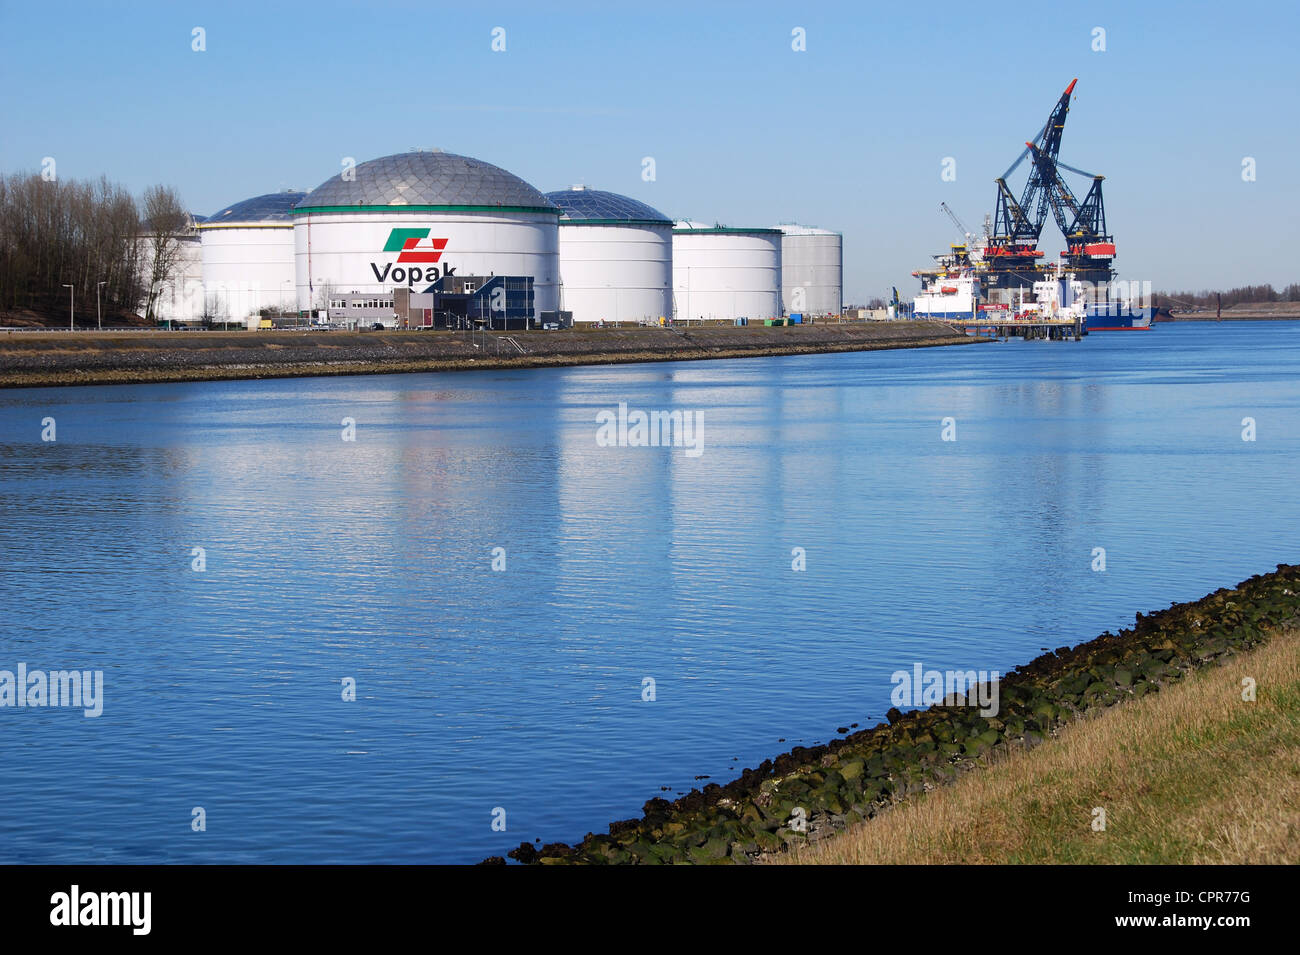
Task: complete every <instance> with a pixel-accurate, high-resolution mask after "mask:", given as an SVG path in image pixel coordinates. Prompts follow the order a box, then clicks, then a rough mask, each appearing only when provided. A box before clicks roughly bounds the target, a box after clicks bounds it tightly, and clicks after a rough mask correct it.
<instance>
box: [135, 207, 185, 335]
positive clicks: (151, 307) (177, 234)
mask: <svg viewBox="0 0 1300 955" xmlns="http://www.w3.org/2000/svg"><path fill="white" fill-rule="evenodd" d="M140 207H141V208H140V218H141V220H142V221H141V227H142V232H143V235H142V238H145V239H147V240H148V246H147V249H148V255H149V260H148V262H147V263H146V265H147V268H148V278H149V295H148V298H147V299H146V302H145V318H147V319H149V320H150V321H156V320H157V315H156V311H155V306H156V305H157V302H158V295H159V293H160V292H161V291H162V286H163V285H164V284H166V283H167V282H168V281H169V280H170V279H171V278H172V277H173V276H174V275H175V274H176V268H177V266H178V265H179V264H180V259H181V239H182V237H183V236H185V235H186V234H187V233H188V232H189V230H190V214H189V213H188V212H187V211H186V210H185V206H184V205H183V204H182V203H181V200H180V196H178V195H177V194H176V190H175V189H173V188H171V187H170V186H150V187H149V188H148V189H146V190H145V191H144V196H143V197H142V198H141V200H140Z"/></svg>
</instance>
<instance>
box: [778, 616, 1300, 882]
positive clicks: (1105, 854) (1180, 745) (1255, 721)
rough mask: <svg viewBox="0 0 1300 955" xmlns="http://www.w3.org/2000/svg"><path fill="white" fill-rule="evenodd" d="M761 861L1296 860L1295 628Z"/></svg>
mask: <svg viewBox="0 0 1300 955" xmlns="http://www.w3.org/2000/svg"><path fill="white" fill-rule="evenodd" d="M1244 677H1253V678H1254V680H1255V681H1256V700H1255V702H1253V703H1248V702H1244V701H1243V700H1242V679H1243V678H1244ZM1094 807H1101V808H1104V809H1105V810H1106V828H1105V831H1102V832H1096V831H1093V829H1092V821H1093V809H1094ZM773 861H776V862H780V863H787V864H862V863H866V864H880V863H966V864H972V863H974V864H980V863H983V864H989V863H1008V862H1010V863H1101V864H1110V863H1176V864H1183V865H1204V864H1220V863H1296V862H1300V630H1294V629H1293V630H1290V631H1288V632H1286V633H1284V634H1279V635H1278V636H1276V637H1275V638H1274V639H1272V640H1271V641H1270V642H1269V643H1268V644H1267V645H1265V646H1263V647H1261V648H1259V649H1257V650H1254V651H1252V652H1250V653H1248V654H1242V655H1239V656H1237V657H1233V658H1229V659H1228V660H1226V661H1225V662H1224V663H1223V664H1222V665H1221V666H1215V667H1210V668H1207V669H1205V670H1202V671H1200V672H1199V673H1197V674H1195V675H1193V676H1192V677H1190V678H1188V679H1187V680H1185V681H1183V682H1182V683H1180V684H1176V685H1173V686H1170V687H1167V688H1165V689H1164V690H1162V691H1161V692H1160V693H1157V694H1154V695H1152V696H1147V697H1145V698H1143V699H1141V700H1137V701H1134V702H1131V703H1126V704H1123V705H1121V706H1118V707H1114V708H1112V709H1109V710H1106V711H1103V713H1101V714H1100V715H1099V716H1097V717H1095V718H1092V719H1087V720H1082V721H1080V722H1078V723H1075V724H1071V725H1069V726H1067V727H1065V728H1064V729H1063V730H1062V731H1061V733H1060V736H1059V738H1058V739H1056V740H1052V741H1049V742H1047V743H1045V744H1044V745H1042V746H1040V747H1038V748H1036V749H1034V750H1028V751H1018V752H1014V753H1012V754H1011V755H1009V756H1008V757H1007V758H1006V759H1004V760H1002V761H1000V762H998V763H996V764H995V765H993V766H990V767H986V768H980V769H977V770H975V771H973V772H971V773H970V774H969V775H967V776H965V777H963V778H962V779H960V780H959V781H958V782H957V783H955V784H954V785H952V786H947V787H944V788H942V789H938V790H935V791H933V792H930V793H926V794H924V795H922V796H920V797H913V798H912V799H909V800H908V801H907V802H905V803H903V804H900V805H899V806H897V807H894V808H892V809H890V810H889V811H887V812H885V813H883V814H882V815H880V816H878V817H877V818H875V819H872V820H870V821H868V822H866V823H863V824H861V825H859V826H857V827H855V828H854V829H851V830H849V831H847V832H845V833H842V834H839V835H837V836H834V837H832V838H828V839H825V840H823V841H821V842H818V843H815V844H813V845H810V846H807V847H805V848H801V849H798V850H796V851H795V852H793V853H790V854H788V855H786V856H784V857H783V858H779V859H775V860H773Z"/></svg>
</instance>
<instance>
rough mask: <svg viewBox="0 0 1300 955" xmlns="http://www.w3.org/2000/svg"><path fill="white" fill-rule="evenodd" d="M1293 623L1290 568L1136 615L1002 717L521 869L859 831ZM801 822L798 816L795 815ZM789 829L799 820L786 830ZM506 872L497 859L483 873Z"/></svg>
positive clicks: (552, 854) (709, 803) (1298, 603)
mask: <svg viewBox="0 0 1300 955" xmlns="http://www.w3.org/2000/svg"><path fill="white" fill-rule="evenodd" d="M1297 620H1300V566H1289V565H1285V564H1283V565H1279V566H1278V569H1277V571H1275V572H1274V573H1270V574H1264V575H1260V576H1257V577H1252V578H1250V579H1249V580H1247V581H1244V582H1243V583H1241V584H1239V585H1238V586H1237V587H1236V588H1234V589H1231V590H1219V591H1216V592H1215V593H1213V594H1210V595H1209V596H1207V597H1204V598H1202V599H1200V600H1197V601H1194V602H1191V603H1184V604H1175V605H1173V606H1171V607H1170V608H1169V609H1168V610H1162V611H1159V612H1157V613H1153V614H1151V615H1149V616H1144V615H1143V614H1138V615H1137V621H1136V623H1135V625H1134V626H1133V628H1132V629H1128V630H1121V631H1120V632H1119V633H1118V634H1112V633H1104V634H1102V635H1101V636H1100V637H1097V638H1096V639H1095V640H1091V641H1089V642H1088V643H1084V644H1080V645H1079V646H1077V647H1073V648H1071V647H1062V648H1060V649H1058V650H1055V651H1053V652H1050V653H1046V654H1044V655H1042V656H1040V657H1038V658H1037V659H1035V660H1033V661H1032V662H1030V663H1028V664H1026V665H1025V666H1022V667H1019V668H1017V669H1015V670H1013V671H1012V672H1011V673H1010V674H1008V675H1007V676H1006V677H1005V678H1003V680H1002V681H1001V683H1000V688H999V690H1000V708H999V710H998V712H997V714H996V715H995V716H991V717H989V718H984V717H982V716H980V715H979V712H978V708H977V707H973V706H972V707H967V706H958V705H943V706H933V707H931V708H929V709H927V710H913V711H911V712H908V713H900V712H899V711H898V710H897V709H891V710H890V711H889V714H888V718H889V722H888V723H881V724H879V725H877V726H876V727H874V728H872V729H867V730H863V731H861V732H858V733H854V734H852V735H850V736H847V737H844V738H842V739H836V740H834V741H832V742H830V743H828V744H826V745H824V746H816V747H810V748H805V747H796V748H795V749H793V750H791V751H790V752H789V753H786V754H784V755H782V756H778V757H777V758H776V759H773V760H768V761H766V762H764V763H763V764H762V765H761V766H759V767H757V768H756V769H747V770H745V771H744V773H743V774H742V775H741V776H740V778H739V779H736V780H734V781H733V782H731V783H729V784H728V785H725V786H720V785H717V784H709V785H707V786H705V787H704V788H703V790H693V791H692V792H690V793H688V794H687V795H685V796H683V797H681V798H680V799H677V800H676V801H675V802H668V801H667V800H664V799H651V800H650V801H649V802H647V803H646V804H645V806H644V813H645V814H644V816H643V817H642V818H640V819H628V820H626V821H623V822H616V823H614V824H613V825H611V826H610V827H609V833H608V834H607V835H592V834H588V835H587V837H586V838H585V839H583V840H582V842H581V843H579V844H578V845H576V846H569V845H565V844H562V843H553V844H550V845H546V846H543V847H541V848H540V850H539V849H538V848H537V847H535V846H533V845H530V844H528V843H524V844H522V845H520V846H519V848H518V849H515V850H513V851H512V852H511V853H510V855H511V856H512V857H513V858H515V859H518V860H519V861H520V862H524V863H540V864H543V865H548V864H550V865H554V864H574V863H578V864H582V863H587V864H616V863H641V864H662V863H724V864H725V863H746V862H753V861H761V860H762V858H763V857H764V856H765V855H766V854H769V853H775V852H780V851H782V850H784V849H786V848H788V847H789V846H791V845H792V844H796V843H800V842H803V841H805V840H810V839H811V840H816V839H819V838H823V837H825V836H827V835H830V834H832V833H834V832H835V831H837V830H840V829H843V828H845V827H847V826H849V825H850V824H852V823H855V822H860V821H862V820H864V819H868V818H870V817H872V816H875V815H876V814H878V813H880V812H882V811H885V810H886V809H888V808H889V807H890V806H891V805H893V804H895V803H897V802H898V801H900V800H902V799H905V798H906V797H907V796H908V795H910V794H912V793H917V792H921V791H924V790H927V789H930V788H933V787H935V786H941V785H944V784H946V783H950V782H952V781H953V780H955V779H956V778H957V777H958V776H959V775H960V774H962V773H965V772H968V771H971V770H973V769H975V768H976V767H978V766H979V765H981V764H982V763H985V762H986V761H988V760H989V759H990V758H996V756H997V755H998V754H999V753H1000V752H1003V751H1007V750H1009V749H1010V748H1011V747H1028V746H1035V745H1038V744H1040V743H1043V742H1044V741H1045V740H1048V739H1049V738H1050V737H1051V736H1052V735H1053V734H1054V733H1055V731H1056V730H1057V729H1058V728H1059V727H1060V726H1062V725H1063V724H1065V723H1066V722H1068V721H1070V720H1074V719H1077V718H1079V717H1080V716H1081V715H1082V714H1084V713H1089V712H1091V711H1096V710H1099V709H1101V708H1105V707H1109V706H1114V705H1115V704H1117V703H1121V702H1123V701H1124V700H1129V699H1133V698H1136V697H1140V696H1143V695H1144V694H1148V693H1155V692H1158V691H1159V690H1160V688H1161V687H1163V686H1166V685H1168V684H1170V683H1172V682H1175V681H1178V680H1181V679H1182V678H1183V677H1184V676H1186V675H1187V674H1188V673H1190V672H1191V671H1193V670H1195V669H1196V668H1198V667H1202V666H1206V665H1210V664H1213V663H1215V662H1216V661H1219V660H1220V659H1221V658H1223V657H1227V656H1230V655H1232V654H1234V653H1237V652H1239V651H1242V650H1246V649H1249V648H1251V647H1254V646H1256V645H1258V644H1261V643H1263V642H1265V641H1267V640H1268V639H1269V637H1270V635H1271V634H1273V633H1275V632H1277V631H1278V630H1280V629H1281V628H1282V627H1283V626H1285V625H1288V624H1292V623H1294V622H1295V621H1297ZM797 809H802V810H803V812H802V813H797V812H796V810H797ZM796 818H802V819H804V820H806V823H805V824H804V826H803V828H804V830H805V831H802V832H801V831H796V829H798V828H800V827H799V826H798V825H792V823H793V822H794V820H795V819H796ZM486 861H487V862H489V863H494V862H495V863H504V862H505V860H504V859H501V858H499V857H496V858H493V859H489V860H486Z"/></svg>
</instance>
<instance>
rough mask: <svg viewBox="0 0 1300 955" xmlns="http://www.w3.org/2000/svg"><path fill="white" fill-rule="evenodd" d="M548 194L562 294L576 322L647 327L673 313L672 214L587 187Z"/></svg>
mask: <svg viewBox="0 0 1300 955" xmlns="http://www.w3.org/2000/svg"><path fill="white" fill-rule="evenodd" d="M546 198H547V199H549V200H550V201H551V202H553V203H554V204H555V205H556V206H558V207H559V208H560V211H561V215H560V278H561V282H562V285H561V293H560V298H561V303H562V307H563V308H564V309H565V310H566V311H569V312H572V313H573V321H574V322H579V323H581V322H602V321H603V322H636V323H641V324H645V323H650V324H653V323H657V322H658V321H659V320H660V319H661V318H670V317H672V314H673V221H672V219H670V218H668V217H667V216H666V215H664V214H663V213H662V212H660V211H658V210H657V209H654V208H652V207H651V206H648V205H646V204H645V203H643V202H638V201H637V200H635V199H630V198H628V197H627V196H621V195H618V194H617V193H613V192H604V191H602V190H599V189H589V188H587V187H586V186H573V187H571V188H569V189H563V190H560V191H558V192H549V193H547V194H546Z"/></svg>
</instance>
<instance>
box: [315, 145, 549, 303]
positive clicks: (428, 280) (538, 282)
mask: <svg viewBox="0 0 1300 955" xmlns="http://www.w3.org/2000/svg"><path fill="white" fill-rule="evenodd" d="M559 215H560V212H559V210H558V209H557V208H556V207H555V206H554V205H553V204H552V203H551V202H550V201H548V200H547V198H546V197H545V196H544V195H542V194H541V192H539V191H538V190H537V189H535V188H533V187H532V186H530V185H529V184H528V183H526V182H524V180H522V179H520V178H519V177H518V176H515V175H513V174H511V173H509V172H507V171H506V170H504V169H501V168H499V167H497V166H494V165H492V164H491V163H487V162H483V161H482V160H479V159H472V158H470V157H468V156H459V155H456V154H455V153H449V152H443V151H441V150H436V149H435V150H425V151H416V152H408V153H398V154H396V155H393V156H384V157H382V158H380V159H372V160H369V161H368V162H363V163H361V164H360V165H358V166H356V167H355V168H353V169H351V170H348V171H347V172H344V173H342V174H340V175H337V176H334V177H332V178H330V179H327V180H326V181H325V182H324V183H322V184H321V185H320V186H318V187H317V188H316V189H314V190H313V191H312V192H310V193H309V194H308V195H307V196H306V197H305V198H304V199H303V200H302V202H300V203H299V204H298V206H297V208H296V209H295V210H294V240H295V258H296V283H297V291H298V305H299V308H303V309H306V308H311V309H313V310H316V311H319V310H321V309H324V308H328V307H329V306H328V302H329V301H331V300H333V301H340V299H339V298H338V296H341V295H347V294H350V293H354V292H363V293H375V295H376V296H377V297H378V298H383V299H385V300H387V299H388V298H391V296H392V293H393V292H394V290H395V289H399V288H407V289H410V290H412V291H413V292H419V293H425V292H437V293H438V298H439V301H440V305H439V306H438V308H437V311H438V312H439V315H440V316H444V320H445V315H447V314H451V312H452V311H455V310H459V312H458V316H459V317H458V320H459V321H464V320H465V313H466V310H467V309H468V310H470V311H471V312H472V313H473V314H474V315H476V316H478V320H479V321H482V322H483V323H484V324H487V322H488V321H489V320H492V321H499V320H501V319H508V322H509V323H508V324H506V325H498V327H520V326H521V324H522V325H526V324H528V323H530V322H532V321H535V320H536V319H537V318H539V317H540V313H541V312H544V311H552V310H555V309H556V308H557V306H558V300H559V286H560V261H559V260H560V256H559V234H558V231H559V230H558V224H557V223H558V220H559ZM498 293H499V294H498Z"/></svg>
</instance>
